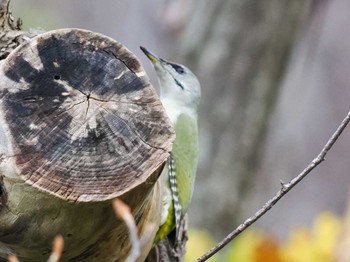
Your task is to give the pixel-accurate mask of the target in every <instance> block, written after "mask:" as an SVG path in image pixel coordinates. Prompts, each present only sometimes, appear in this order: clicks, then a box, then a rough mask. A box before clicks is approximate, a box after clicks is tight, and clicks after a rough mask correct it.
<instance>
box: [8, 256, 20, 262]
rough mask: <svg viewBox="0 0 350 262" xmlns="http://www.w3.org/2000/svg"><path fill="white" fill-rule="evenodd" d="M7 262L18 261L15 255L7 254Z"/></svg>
mask: <svg viewBox="0 0 350 262" xmlns="http://www.w3.org/2000/svg"><path fill="white" fill-rule="evenodd" d="M7 261H8V262H19V260H18V258H17V257H16V256H15V255H10V256H8V260H7Z"/></svg>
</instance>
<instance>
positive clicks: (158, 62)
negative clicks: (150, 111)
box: [141, 47, 201, 108]
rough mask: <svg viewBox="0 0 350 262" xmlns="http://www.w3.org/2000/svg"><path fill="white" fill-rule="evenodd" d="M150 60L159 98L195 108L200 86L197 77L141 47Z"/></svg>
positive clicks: (186, 69) (197, 102)
mask: <svg viewBox="0 0 350 262" xmlns="http://www.w3.org/2000/svg"><path fill="white" fill-rule="evenodd" d="M141 50H142V51H143V52H144V53H145V55H146V56H147V57H148V59H149V60H150V61H151V62H152V64H153V66H154V68H155V70H156V73H157V77H158V81H159V85H160V96H161V99H162V100H163V99H173V100H175V101H177V102H178V103H181V104H183V105H184V106H187V107H193V108H197V106H198V104H199V100H200V96H201V87H200V83H199V81H198V79H197V77H196V76H195V75H194V74H193V73H192V72H191V70H189V69H188V68H187V67H185V66H183V65H180V64H175V63H171V62H168V61H165V60H164V59H162V58H160V57H158V56H157V55H155V54H153V53H151V52H150V51H148V50H147V49H146V48H144V47H141Z"/></svg>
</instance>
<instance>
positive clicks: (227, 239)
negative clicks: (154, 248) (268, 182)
mask: <svg viewBox="0 0 350 262" xmlns="http://www.w3.org/2000/svg"><path fill="white" fill-rule="evenodd" d="M349 122H350V112H349V113H348V114H347V116H346V117H345V118H344V120H343V121H342V122H341V124H340V125H339V127H338V128H337V130H336V131H335V132H334V134H333V135H332V136H331V138H330V139H329V140H328V141H327V143H326V145H325V146H324V147H323V149H322V150H321V152H320V153H319V154H318V156H317V157H316V158H315V159H314V160H312V161H311V163H310V164H309V165H308V166H307V167H306V168H305V169H304V170H303V171H302V172H301V173H300V174H299V175H298V176H296V177H295V178H293V179H292V180H291V181H290V182H289V183H287V184H285V183H283V182H281V185H282V187H281V189H280V190H279V191H278V192H277V193H276V195H275V196H274V197H273V198H271V199H270V200H269V201H267V202H266V203H265V204H264V205H263V206H262V208H261V209H259V210H258V211H257V212H256V213H255V214H254V215H253V216H251V217H249V218H248V219H246V220H245V221H244V222H243V223H242V224H240V225H239V226H238V227H237V228H236V229H235V230H233V231H232V232H231V233H230V234H228V235H227V236H226V237H225V238H224V239H223V240H222V241H221V242H220V243H218V244H217V245H216V246H215V247H213V248H212V249H210V250H209V251H208V252H207V253H205V254H204V255H203V256H201V257H200V258H198V259H197V260H196V261H197V262H203V261H206V260H207V259H208V258H210V257H212V256H213V255H214V254H216V253H217V252H218V251H219V250H221V249H222V248H223V247H224V246H226V245H227V244H228V243H229V242H231V241H232V240H233V239H234V238H235V237H236V236H238V235H239V234H240V233H241V232H243V231H244V230H245V229H247V228H248V227H249V226H250V225H252V224H253V223H254V222H255V221H257V220H258V219H259V218H260V217H262V216H263V215H264V214H265V213H266V212H267V211H268V210H270V209H271V208H272V207H273V206H274V205H275V204H276V203H277V202H278V201H279V200H280V199H281V198H282V197H283V196H284V195H285V194H287V193H288V192H289V191H290V190H291V189H292V188H293V187H294V186H295V185H297V184H298V183H299V182H300V181H301V180H303V179H304V178H305V177H306V176H307V175H308V174H309V173H310V172H311V171H312V170H313V169H314V168H315V167H316V166H318V165H319V164H320V163H321V162H323V161H324V160H325V156H326V154H327V153H328V151H329V150H330V149H331V148H332V146H333V145H334V143H335V142H336V141H337V139H338V138H339V136H340V135H341V133H342V132H343V130H344V129H345V127H346V126H347V125H348V123H349Z"/></svg>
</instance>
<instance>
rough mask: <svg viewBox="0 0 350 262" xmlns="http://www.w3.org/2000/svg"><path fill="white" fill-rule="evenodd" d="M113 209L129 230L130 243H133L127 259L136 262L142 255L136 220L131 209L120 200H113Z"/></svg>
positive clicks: (128, 261)
mask: <svg viewBox="0 0 350 262" xmlns="http://www.w3.org/2000/svg"><path fill="white" fill-rule="evenodd" d="M113 209H114V211H115V214H116V215H117V217H119V218H120V219H122V220H123V221H124V222H125V224H126V225H127V227H128V229H129V235H130V241H131V247H132V248H131V252H130V255H129V256H128V258H127V260H126V261H127V262H134V261H136V260H137V258H138V257H139V256H140V254H141V244H140V240H139V238H138V236H137V227H136V224H135V219H134V217H133V216H132V214H131V211H130V208H129V207H128V206H127V205H126V204H125V203H124V202H123V201H121V200H120V199H118V198H116V199H114V200H113Z"/></svg>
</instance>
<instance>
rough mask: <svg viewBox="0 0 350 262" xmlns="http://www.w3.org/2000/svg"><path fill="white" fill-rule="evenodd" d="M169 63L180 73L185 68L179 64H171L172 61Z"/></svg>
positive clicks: (183, 71)
mask: <svg viewBox="0 0 350 262" xmlns="http://www.w3.org/2000/svg"><path fill="white" fill-rule="evenodd" d="M170 65H171V67H172V68H174V70H175V71H176V72H177V73H178V74H180V75H182V74H183V73H185V69H184V68H183V67H182V66H179V65H176V64H172V63H170Z"/></svg>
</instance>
